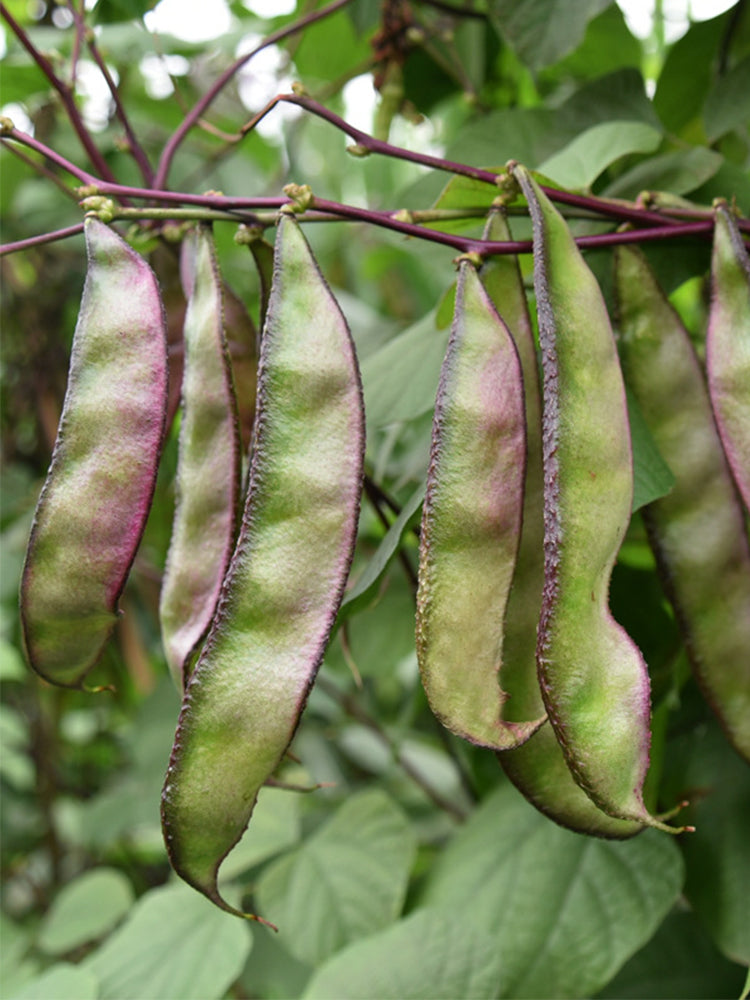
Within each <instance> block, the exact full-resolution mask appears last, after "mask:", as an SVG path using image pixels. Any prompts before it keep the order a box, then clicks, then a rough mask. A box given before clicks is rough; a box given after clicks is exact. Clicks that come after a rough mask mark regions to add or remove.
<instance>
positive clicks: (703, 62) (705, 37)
mask: <svg viewBox="0 0 750 1000" xmlns="http://www.w3.org/2000/svg"><path fill="white" fill-rule="evenodd" d="M726 22H727V14H721V15H720V16H719V17H714V18H712V20H710V21H700V22H698V23H697V24H693V25H692V26H691V27H690V29H689V30H688V31H687V32H686V33H685V34H684V35H683V36H682V38H680V39H679V40H678V41H676V42H675V43H674V45H673V46H672V48H671V49H670V50H669V53H668V54H667V58H666V59H665V61H664V65H663V67H662V70H661V73H660V74H659V79H658V82H657V85H656V93H655V94H654V107H655V108H656V110H657V112H658V114H659V118H661V120H662V122H663V123H664V127H665V128H666V129H667V130H668V131H669V132H674V133H678V134H679V133H680V132H681V130H682V129H683V128H684V126H686V125H688V123H689V122H690V121H691V119H693V118H696V117H697V116H698V115H699V114H700V111H701V108H702V107H703V104H704V101H705V99H706V95H707V94H708V91H709V88H710V86H711V80H712V76H713V72H714V60H713V55H714V52H715V51H716V48H717V46H718V45H719V41H720V39H721V37H722V35H723V33H724V30H725V26H726Z"/></svg>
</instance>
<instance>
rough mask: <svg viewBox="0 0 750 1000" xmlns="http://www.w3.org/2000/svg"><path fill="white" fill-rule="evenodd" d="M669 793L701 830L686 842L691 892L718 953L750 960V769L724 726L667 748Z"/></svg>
mask: <svg viewBox="0 0 750 1000" xmlns="http://www.w3.org/2000/svg"><path fill="white" fill-rule="evenodd" d="M665 769H666V772H667V782H666V789H667V792H666V794H668V795H675V796H677V801H679V800H680V799H687V800H688V801H691V805H690V807H689V808H688V809H686V810H685V812H684V822H685V823H692V824H693V825H694V826H695V833H692V834H691V835H690V836H689V837H684V838H682V840H681V844H680V846H681V847H682V852H683V855H684V857H685V868H686V873H687V877H686V880H685V895H686V896H687V898H688V900H689V901H690V903H691V905H692V907H693V909H694V910H695V912H696V914H697V915H698V918H699V920H700V921H701V923H702V925H703V927H704V929H705V930H706V932H707V933H708V935H709V936H710V937H711V938H712V939H713V941H714V943H715V944H716V946H717V947H718V948H719V950H720V951H721V952H722V953H723V954H724V955H726V957H727V958H729V959H731V960H732V961H734V962H741V963H743V964H745V965H748V964H750V920H748V899H749V898H750V851H748V838H747V831H748V830H750V770H749V769H748V766H747V764H746V763H745V762H744V761H743V760H741V758H740V757H739V756H738V755H737V754H736V753H735V752H734V751H733V750H732V749H731V747H730V746H729V744H728V743H727V741H726V740H725V738H724V736H723V734H722V732H721V730H720V729H719V727H718V725H717V724H716V723H714V722H713V720H711V722H710V723H709V724H708V725H705V726H701V727H700V728H698V729H694V730H691V731H690V733H688V734H685V735H682V736H680V737H678V738H676V739H674V740H672V741H671V742H670V743H669V744H668V745H667V753H666V759H665Z"/></svg>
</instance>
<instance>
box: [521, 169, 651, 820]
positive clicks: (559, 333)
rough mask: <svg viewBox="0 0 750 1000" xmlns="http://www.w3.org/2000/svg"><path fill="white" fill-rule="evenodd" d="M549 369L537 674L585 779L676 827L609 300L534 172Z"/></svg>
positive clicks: (598, 799)
mask: <svg viewBox="0 0 750 1000" xmlns="http://www.w3.org/2000/svg"><path fill="white" fill-rule="evenodd" d="M513 175H514V176H515V177H516V179H517V180H518V182H519V183H520V185H521V188H522V190H523V193H524V195H525V196H526V199H527V201H528V203H529V211H530V214H531V219H532V225H533V232H534V288H535V292H536V303H537V313H538V318H539V340H540V347H541V352H542V371H543V395H544V409H543V423H542V441H543V463H544V591H543V594H542V607H541V617H540V620H539V629H538V635H537V669H538V671H539V682H540V686H541V691H542V697H543V699H544V703H545V706H546V708H547V712H548V714H549V719H550V722H551V723H552V726H553V728H554V731H555V735H556V736H557V739H558V742H559V743H560V746H561V747H562V750H563V753H564V755H565V759H566V761H567V764H568V767H569V768H570V771H571V773H572V774H573V777H574V778H575V780H576V782H577V783H578V784H579V785H580V786H581V788H582V789H583V790H584V791H585V792H586V794H587V795H588V796H589V797H590V798H591V800H592V801H593V802H594V803H595V804H596V805H597V806H598V807H599V808H600V809H601V810H603V811H604V812H606V813H607V814H609V815H610V816H613V817H614V818H616V819H622V820H627V821H630V822H633V823H637V824H638V823H640V824H646V825H649V826H658V827H661V828H662V829H665V830H670V828H669V827H667V826H666V825H665V824H663V823H661V822H660V821H659V820H658V819H656V818H655V817H653V816H651V814H650V813H649V812H648V810H647V809H646V806H645V805H644V802H643V782H644V779H645V776H646V772H647V770H648V764H649V745H650V715H651V709H650V685H649V677H648V671H647V668H646V664H645V663H644V661H643V657H642V656H641V653H640V651H639V649H638V647H637V646H636V645H635V643H634V642H633V641H632V640H631V639H630V637H629V636H628V634H627V633H626V632H625V630H624V629H623V628H622V627H621V626H620V625H619V624H618V623H617V622H616V621H615V620H614V618H613V617H612V614H611V612H610V610H609V603H608V595H609V581H610V576H611V574H612V569H613V566H614V562H615V559H616V557H617V553H618V551H619V548H620V544H621V543H622V540H623V538H624V536H625V531H626V529H627V526H628V523H629V521H630V510H631V504H632V496H633V467H632V452H631V444H630V429H629V424H628V414H627V407H626V404H625V390H624V385H623V381H622V374H621V371H620V366H619V362H618V358H617V350H616V348H615V341H614V337H613V335H612V328H611V326H610V322H609V317H608V315H607V310H606V306H605V304H604V300H603V297H602V294H601V291H600V289H599V286H598V285H597V283H596V279H595V278H594V276H593V274H592V273H591V271H590V270H589V268H588V266H587V265H586V263H585V261H584V260H583V257H582V256H581V254H580V251H579V250H578V247H577V246H576V244H575V241H574V239H573V236H572V235H571V233H570V230H569V229H568V227H567V225H566V223H565V220H564V219H563V217H562V216H561V215H560V214H559V212H558V211H557V210H556V209H555V208H554V206H553V205H552V203H551V202H550V201H549V199H548V198H547V196H546V195H545V194H544V192H543V191H542V190H541V188H540V187H539V186H538V184H537V183H536V181H535V180H534V179H533V178H532V177H531V175H530V174H529V173H528V171H527V170H526V169H525V168H523V167H521V166H519V165H516V164H514V165H513Z"/></svg>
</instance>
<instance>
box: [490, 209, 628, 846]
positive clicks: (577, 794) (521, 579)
mask: <svg viewBox="0 0 750 1000" xmlns="http://www.w3.org/2000/svg"><path fill="white" fill-rule="evenodd" d="M484 238H485V239H488V240H497V241H504V240H510V239H512V236H511V233H510V231H509V229H508V224H507V221H506V219H505V216H504V215H502V214H501V213H499V212H493V213H492V214H491V216H490V219H489V221H488V224H487V228H486V230H485V233H484ZM479 274H480V278H481V280H482V283H483V284H484V286H485V288H486V289H487V292H488V294H489V296H490V298H491V299H492V302H493V303H494V305H495V307H496V309H497V311H498V312H499V313H500V314H501V315H502V317H503V319H504V320H505V322H506V323H507V326H508V329H509V331H510V333H511V336H512V337H513V340H514V341H515V344H516V347H517V349H518V356H519V359H520V361H521V370H522V373H523V384H524V399H525V410H526V483H525V490H524V500H523V525H522V529H521V541H520V543H519V546H518V559H517V561H516V569H515V573H514V575H513V587H512V589H511V592H510V597H509V599H508V610H507V614H506V616H505V640H504V645H503V660H504V662H503V686H504V688H505V689H506V690H507V692H508V694H509V697H508V700H507V701H506V702H505V704H504V705H503V717H504V718H507V719H512V720H522V719H535V718H538V717H539V716H541V715H543V714H544V711H545V708H544V702H543V700H542V695H541V691H540V689H539V681H538V679H537V671H536V627H537V622H538V621H539V613H540V608H541V602H542V588H543V585H544V550H543V545H544V520H543V474H542V399H541V391H540V387H539V369H538V365H537V356H536V348H535V344H534V331H533V328H532V325H531V318H530V316H529V310H528V305H527V302H526V293H525V290H524V287H523V280H522V278H521V273H520V270H519V267H518V261H517V259H516V257H514V256H512V255H509V254H503V255H502V256H498V257H492V258H490V259H489V260H488V261H487V262H486V263H485V265H484V266H483V267H482V270H481V271H480V272H479ZM497 758H498V760H499V762H500V764H501V766H502V768H503V770H504V771H505V773H506V774H507V776H508V777H509V778H510V780H511V781H512V782H513V784H514V785H515V786H516V788H518V790H519V791H520V792H521V793H522V794H523V795H524V796H525V797H526V798H527V799H528V800H529V802H531V803H532V804H533V805H535V806H536V807H537V809H539V810H540V811H541V812H543V813H544V814H545V815H546V816H548V817H549V818H550V819H553V820H554V821H555V822H556V823H559V824H560V825H561V826H565V827H568V828H569V829H573V830H576V831H578V832H580V833H587V834H593V835H595V836H599V837H609V838H623V837H630V836H633V834H635V833H638V832H639V831H640V830H642V829H643V826H642V825H641V824H639V823H632V822H628V821H627V820H621V819H615V818H613V817H612V816H607V815H606V813H604V812H602V810H601V809H599V808H598V807H597V806H595V805H594V803H593V802H592V801H591V799H590V798H589V797H588V795H586V793H585V792H584V791H583V789H582V788H580V787H579V786H578V785H577V784H576V782H575V781H574V779H573V776H572V774H571V773H570V770H569V768H568V765H567V763H566V761H565V757H564V755H563V752H562V750H561V748H560V744H559V743H558V742H557V738H556V737H555V733H554V730H553V729H552V727H551V726H542V727H541V728H540V729H538V730H537V732H536V733H534V735H533V736H532V737H531V739H529V740H528V741H527V742H526V743H524V744H523V745H522V746H520V747H518V748H516V749H513V750H504V751H502V752H500V753H498V755H497Z"/></svg>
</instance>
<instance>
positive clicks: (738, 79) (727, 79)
mask: <svg viewBox="0 0 750 1000" xmlns="http://www.w3.org/2000/svg"><path fill="white" fill-rule="evenodd" d="M703 121H704V122H705V128H706V138H707V139H708V141H709V142H715V141H716V140H717V139H719V138H721V136H722V135H724V134H725V133H726V132H730V131H731V130H732V129H734V128H743V127H744V129H745V131H746V132H747V127H748V122H750V56H747V57H746V58H745V59H743V60H742V61H741V62H739V63H737V65H736V66H733V67H732V69H730V70H729V71H728V72H727V73H725V74H724V75H723V76H720V77H719V79H718V80H717V81H716V83H715V85H714V87H713V89H712V90H711V92H710V93H709V95H708V97H707V98H706V103H705V105H704V107H703Z"/></svg>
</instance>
